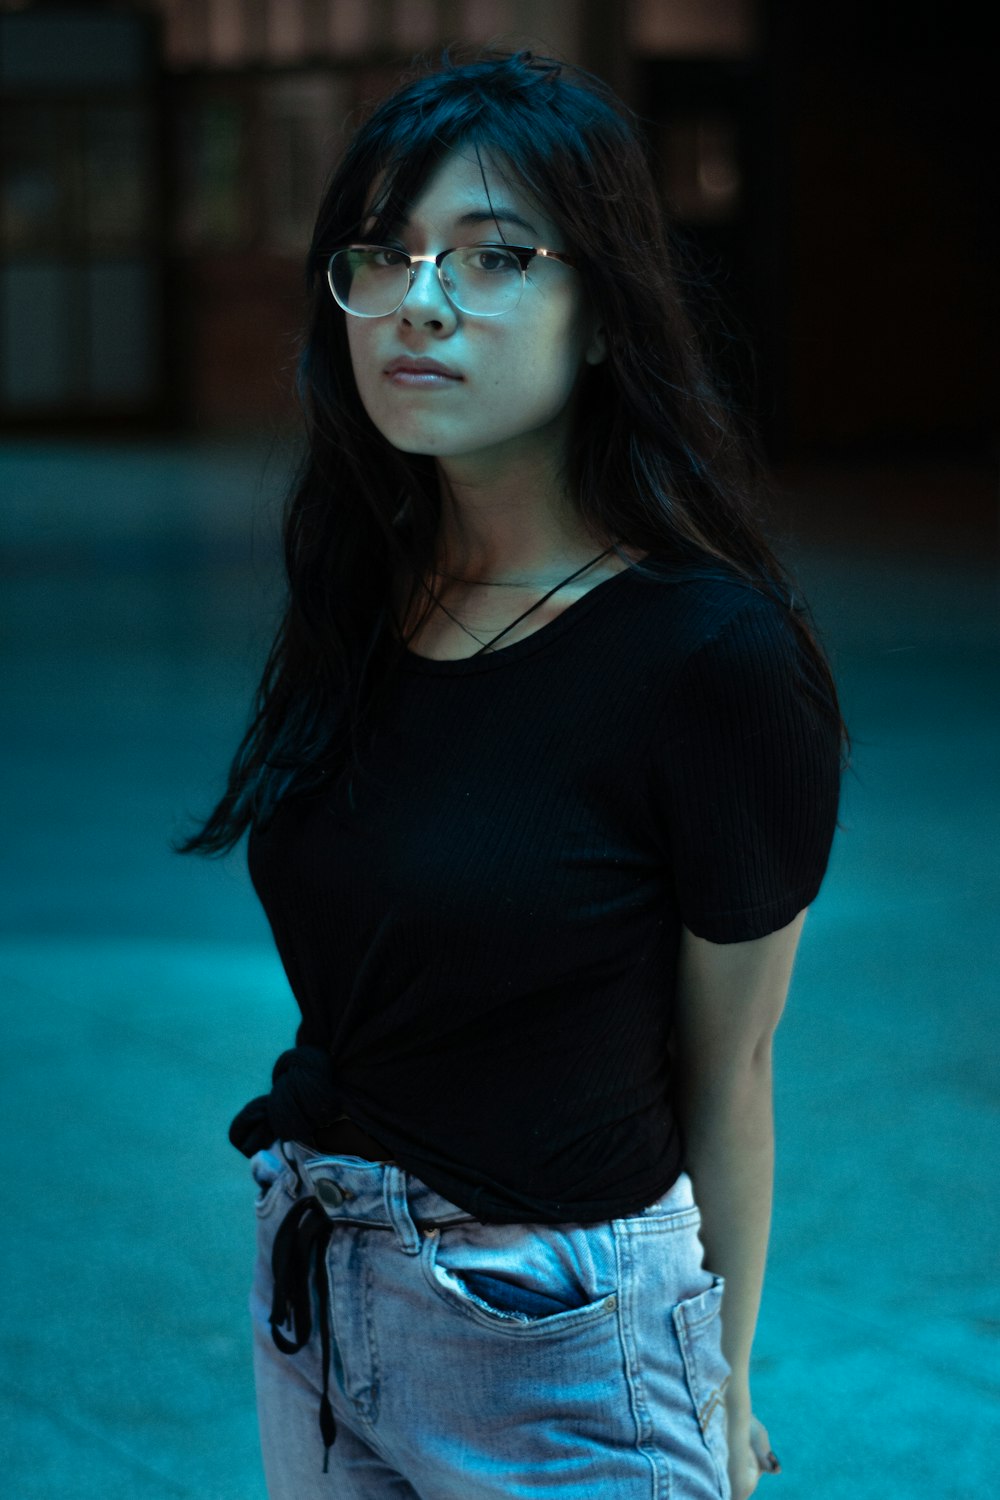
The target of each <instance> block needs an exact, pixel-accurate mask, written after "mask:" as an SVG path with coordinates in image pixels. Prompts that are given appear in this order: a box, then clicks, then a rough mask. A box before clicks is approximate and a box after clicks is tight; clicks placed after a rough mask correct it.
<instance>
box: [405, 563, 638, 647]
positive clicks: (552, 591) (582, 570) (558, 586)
mask: <svg viewBox="0 0 1000 1500" xmlns="http://www.w3.org/2000/svg"><path fill="white" fill-rule="evenodd" d="M614 550H615V549H614V545H613V544H612V546H610V547H605V549H604V551H603V552H601V553H599V554H598V555H597V557H595V558H592V559H591V561H590V562H589V563H584V565H583V567H582V568H577V570H576V572H575V573H571V574H570V575H569V577H568V578H564V579H563V581H562V583H557V584H556V586H555V588H551V589H549V591H548V593H547V594H543V595H542V597H541V598H540V599H539V600H538V602H537V603H536V604H533V605H532V606H531V608H530V609H526V610H525V611H524V614H523V615H518V617H517V619H516V620H512V621H511V623H510V624H509V625H508V626H507V627H506V629H504V630H501V631H500V634H499V635H495V636H493V637H492V638H491V639H490V640H488V641H486V642H483V641H482V640H481V638H480V637H479V636H478V635H476V634H475V632H474V631H472V630H470V629H469V627H468V626H467V625H463V624H462V622H461V620H459V619H456V617H455V616H454V615H453V614H452V612H451V610H450V609H448V608H447V606H446V605H444V604H442V603H441V600H440V599H438V601H437V602H438V604H439V605H440V607H441V608H442V609H443V610H444V612H445V614H446V615H447V616H448V618H449V620H454V622H455V624H456V625H457V626H458V628H459V629H460V630H464V631H465V633H466V635H471V636H472V639H473V640H474V641H479V644H480V649H479V651H474V652H473V653H472V654H473V656H481V655H482V653H483V652H484V651H485V650H487V648H488V647H490V646H492V645H494V644H495V643H496V642H497V641H498V640H500V638H501V637H502V636H505V635H506V634H507V631H509V630H513V629H514V626H515V625H519V624H520V623H521V621H522V620H523V619H524V618H525V616H526V615H530V614H532V613H533V611H534V610H536V609H538V607H539V605H542V604H544V603H545V601H546V599H551V597H552V595H553V594H556V593H558V592H559V590H560V589H562V588H565V587H566V585H567V583H572V582H573V579H574V578H579V576H580V574H581V573H585V572H586V571H587V569H588V568H592V567H593V566H594V563H598V562H600V560H601V558H602V557H607V555H608V553H609V552H613V551H614ZM449 576H450V575H449V574H447V573H440V574H438V577H440V578H448V577H449ZM453 581H454V582H456V583H468V582H470V580H469V579H465V578H458V579H454V580H453ZM493 586H494V587H503V585H500V584H496V585H493ZM530 586H531V585H530V584H508V585H507V587H508V588H530ZM424 587H425V588H426V587H427V585H426V584H425V585H424ZM428 592H430V591H429V590H428Z"/></svg>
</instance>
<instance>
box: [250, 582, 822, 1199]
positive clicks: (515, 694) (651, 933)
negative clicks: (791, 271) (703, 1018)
mask: <svg viewBox="0 0 1000 1500" xmlns="http://www.w3.org/2000/svg"><path fill="white" fill-rule="evenodd" d="M644 565H645V566H647V567H655V566H657V564H656V562H655V559H654V558H652V557H649V558H647V559H645V560H644ZM819 692H820V688H819V683H818V679H817V677H816V673H815V669H814V667H813V666H812V664H811V662H810V660H809V658H807V657H806V656H804V654H803V653H802V651H801V649H800V648H799V646H798V644H797V638H796V633H795V631H794V629H793V627H792V626H791V624H790V623H789V622H788V620H787V616H786V614H785V611H784V610H783V609H782V608H781V607H780V606H779V605H778V604H776V603H775V602H773V601H772V600H770V599H769V598H767V597H765V596H764V595H762V594H761V593H759V592H757V591H756V590H753V589H751V588H749V587H748V586H746V585H742V584H741V583H739V582H737V581H732V580H729V579H725V578H722V579H713V578H706V577H695V578H689V579H684V580H682V581H678V580H677V579H676V578H671V579H670V580H669V581H664V580H663V579H662V578H657V579H645V578H643V577H641V576H639V575H638V574H636V573H634V572H633V571H632V570H631V569H628V570H626V571H624V572H621V573H618V574H616V575H614V576H613V577H612V578H610V579H607V580H605V581H604V582H603V583H600V584H598V585H597V586H596V587H594V588H593V589H591V590H590V591H589V592H588V593H586V594H584V595H583V596H582V597H581V598H579V599H578V600H576V601H574V602H573V603H572V604H571V605H569V607H568V608H567V609H566V610H565V611H564V612H563V613H562V614H561V615H559V616H558V617H557V618H556V619H555V620H553V621H550V622H549V623H548V624H547V625H544V626H543V627H542V628H541V629H540V630H538V631H536V632H535V633H534V634H533V635H531V636H528V637H525V638H523V639H521V640H519V641H515V642H514V643H512V644H508V645H506V646H504V645H502V644H500V645H498V647H497V648H496V650H495V651H487V652H485V653H484V654H482V655H479V656H475V657H470V658H466V659H464V660H458V661H432V660H429V659H427V658H423V657H419V656H417V655H415V654H414V653H411V652H406V653H404V660H403V666H402V668H401V671H400V674H399V679H398V685H397V688H396V690H395V692H394V695H393V699H392V702H391V704H390V707H389V710H388V712H387V714H386V715H385V717H384V720H383V721H382V722H381V723H380V727H379V731H378V734H377V736H376V738H375V740H374V743H373V744H372V745H370V746H369V747H368V750H367V759H366V760H365V761H364V767H365V771H366V774H364V775H362V776H361V777H360V778H359V777H358V776H357V775H355V777H354V783H353V806H352V805H351V803H350V801H349V799H348V796H347V781H348V774H347V771H346V770H345V771H344V772H343V773H342V774H341V775H339V776H338V777H336V778H331V784H330V786H329V788H328V790H326V791H324V792H323V793H322V794H320V795H318V796H316V795H314V796H309V797H304V798H296V799H292V800H290V801H289V802H288V803H287V804H286V805H283V806H282V807H281V808H280V809H279V812H278V813H277V815H276V816H275V817H274V819H273V820H272V822H271V823H270V824H269V825H268V826H267V828H266V829H265V830H264V831H263V832H261V831H255V832H254V833H253V834H252V835H251V838H250V843H249V866H250V872H251V877H252V879H253V882H254V886H255V889H256V891H257V893H258V895H259V897H260V900H261V902H262V903H263V906H264V909H265V911H266V913H267V916H268V918H269V920H270V923H271V927H272V931H273V933H274V937H275V941H276V943H277V947H278V951H279V953H280V955H281V959H282V962H283V964H284V966H285V970H286V973H287V975H288V978H289V981H290V984H291V987H292V990H293V992H294V994H295V998H296V1000H297V1001H298V1004H299V1007H300V1009H301V1012H302V1019H301V1024H300V1025H299V1027H298V1031H297V1034H296V1042H297V1043H298V1044H308V1045H312V1046H318V1047H322V1048H324V1049H328V1050H329V1052H330V1053H331V1055H332V1058H333V1067H334V1072H335V1074H336V1078H337V1084H338V1089H339V1091H340V1093H341V1096H342V1099H343V1108H344V1110H345V1111H346V1113H347V1114H349V1115H350V1117H351V1118H352V1119H353V1120H355V1121H356V1122H357V1123H358V1124H359V1125H360V1126H361V1127H362V1128H363V1129H364V1130H367V1131H369V1132H370V1133H371V1134H372V1135H374V1136H375V1137H376V1138H377V1139H378V1140H379V1141H381V1142H383V1143H384V1144H385V1145H386V1146H388V1147H389V1148H390V1149H391V1151H392V1152H393V1154H394V1156H395V1157H396V1159H397V1160H398V1161H399V1163H400V1164H401V1165H402V1166H403V1167H404V1168H406V1169H407V1170H408V1171H411V1172H413V1173H415V1174H416V1175H417V1176H418V1177H420V1178H421V1179H422V1180H423V1181H425V1182H426V1183H427V1184H428V1185H429V1186H431V1187H433V1188H435V1189H436V1190H437V1191H438V1192H440V1193H442V1194H443V1195H444V1196H445V1197H447V1198H449V1199H451V1200H452V1201H453V1202H455V1203H457V1204H459V1205H460V1206H462V1207H463V1208H465V1209H467V1210H468V1211H469V1212H471V1213H473V1214H474V1215H475V1216H476V1217H477V1218H479V1219H481V1220H484V1221H489V1220H492V1221H495V1222H517V1221H523V1222H578V1223H592V1222H598V1221H601V1220H605V1219H609V1218H613V1217H617V1216H622V1215H626V1214H629V1213H632V1212H635V1211H636V1210H638V1209H639V1208H642V1207H644V1206H645V1205H646V1204H648V1203H651V1202H653V1201H654V1200H655V1199H656V1198H657V1197H659V1196H660V1194H662V1193H664V1192H665V1191H666V1190H667V1188H669V1187H670V1185H671V1184H672V1183H673V1181H674V1180H675V1179H676V1177H677V1175H678V1173H679V1171H680V1170H681V1168H682V1166H683V1143H682V1140H681V1138H680V1135H679V1131H678V1127H677V1123H676V1121H675V1119H674V1115H673V1113H672V1110H671V1099H670V1095H671V1083H670V1077H669V1064H668V1033H669V1028H670V1022H671V1006H672V1001H673V992H674V984H675V970H676V961H677V952H678V944H679V941H680V936H681V926H682V923H683V924H686V925H687V927H688V928H690V930H691V931H692V932H694V933H696V934H697V935H699V936H701V937H704V938H707V939H710V940H711V941H712V942H716V943H732V942H740V941H743V940H745V939H749V938H757V937H762V936H764V935H765V934H766V933H769V932H773V931H776V930H777V929H778V928H780V927H783V926H785V925H786V924H787V923H788V922H790V921H791V920H792V918H793V917H794V916H795V915H796V914H797V913H798V912H799V911H800V910H802V908H803V907H805V906H807V905H808V904H809V903H810V902H811V901H812V900H813V898H814V897H815V895H816V893H817V891H818V890H819V887H820V883H821V881H822V878H823V875H824V872H825V870H826V865H827V861H828V857H829V852H830V847H831V841H832V838H833V833H834V828H835V825H836V819H837V808H838V799H839V790H840V757H839V737H838V731H837V727H836V725H835V724H834V723H833V722H832V721H831V720H830V718H829V717H828V715H826V714H824V713H823V712H822V711H821V710H820V708H819V707H818V706H817V702H816V696H817V694H818V693H819Z"/></svg>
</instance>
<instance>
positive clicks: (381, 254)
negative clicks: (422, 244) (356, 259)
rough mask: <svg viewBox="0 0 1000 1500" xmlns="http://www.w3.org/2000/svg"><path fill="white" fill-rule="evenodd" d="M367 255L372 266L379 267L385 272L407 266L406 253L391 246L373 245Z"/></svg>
mask: <svg viewBox="0 0 1000 1500" xmlns="http://www.w3.org/2000/svg"><path fill="white" fill-rule="evenodd" d="M366 255H367V259H368V261H369V264H370V265H373V266H379V267H381V268H383V269H385V270H391V269H392V268H393V267H394V266H401V265H405V264H406V252H405V251H404V250H395V249H393V247H392V246H391V245H373V246H372V248H371V249H370V250H368V251H367V252H366Z"/></svg>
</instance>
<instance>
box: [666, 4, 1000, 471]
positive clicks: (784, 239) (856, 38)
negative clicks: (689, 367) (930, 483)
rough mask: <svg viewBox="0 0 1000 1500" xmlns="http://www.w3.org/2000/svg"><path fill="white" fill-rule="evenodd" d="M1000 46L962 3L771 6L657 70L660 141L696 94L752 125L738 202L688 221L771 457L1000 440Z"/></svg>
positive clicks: (712, 324)
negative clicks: (999, 197) (741, 41)
mask: <svg viewBox="0 0 1000 1500" xmlns="http://www.w3.org/2000/svg"><path fill="white" fill-rule="evenodd" d="M821 11H822V13H821ZM980 30H981V31H982V30H983V26H982V23H980ZM998 64H1000V55H998V52H997V49H996V47H995V46H992V45H988V44H987V40H986V38H985V37H984V36H980V37H977V36H976V35H975V34H974V33H973V31H972V29H971V28H970V27H968V26H960V25H959V24H958V21H957V19H956V21H955V24H954V25H953V26H949V25H948V24H947V18H941V17H940V16H938V15H937V13H934V14H932V13H931V9H930V8H929V7H926V6H924V7H921V6H920V5H916V6H915V7H913V8H911V11H910V12H909V18H908V20H905V21H903V22H901V23H900V24H898V25H889V24H888V22H886V21H885V19H884V17H882V15H881V13H880V10H879V7H878V6H877V5H873V6H871V7H865V8H861V7H858V8H857V10H856V12H852V9H851V7H850V6H847V7H846V8H838V9H837V10H836V11H833V10H832V9H827V8H819V7H811V6H805V7H797V8H791V7H787V8H781V7H774V8H773V10H772V14H771V16H770V19H769V23H768V26H767V28H766V32H765V41H764V45H763V47H762V48H761V50H760V52H759V54H758V55H757V56H756V57H755V58H753V59H750V60H748V61H746V62H743V63H734V62H732V61H725V60H720V61H709V60H702V61H698V60H694V61H691V62H688V61H675V62H671V63H669V64H664V63H659V62H656V63H650V64H648V65H646V67H645V68H644V70H643V72H642V82H641V87H640V91H639V92H640V98H639V100H638V101H637V102H638V107H639V108H640V110H641V111H642V112H643V113H644V114H645V115H646V116H647V118H649V119H650V120H651V122H652V123H651V134H652V138H653V140H654V142H656V141H657V140H658V139H659V138H660V136H661V135H662V131H663V129H664V128H666V127H667V126H669V122H670V121H671V120H672V119H675V118H678V117H681V116H683V115H684V113H685V112H686V111H687V112H688V113H690V112H691V111H692V110H697V109H701V110H703V111H707V112H708V113H709V114H711V113H712V112H715V113H718V112H719V111H722V112H723V113H725V112H728V115H729V118H730V119H731V120H732V122H733V123H734V126H735V128H736V132H737V139H738V150H737V154H738V165H739V170H740V172H741V174H742V176H743V190H742V192H741V195H740V200H739V203H738V204H737V205H736V207H735V208H734V211H733V213H732V215H731V216H730V217H729V219H728V220H727V221H726V222H724V223H715V224H712V223H702V224H699V223H690V224H687V225H682V231H683V236H684V237H685V238H686V239H687V241H688V242H689V243H690V245H691V246H692V248H693V250H694V252H695V257H696V261H697V263H698V265H699V266H700V268H701V271H702V274H703V276H704V277H706V278H708V280H709V281H710V282H711V288H710V289H709V288H708V287H707V286H703V287H699V286H697V285H695V286H694V287H693V288H692V300H693V302H694V303H695V306H696V310H699V311H700V312H701V313H702V314H703V315H705V318H706V324H707V327H708V333H709V338H710V342H711V343H712V344H713V347H714V352H715V355H716V360H717V364H719V366H720V367H721V369H722V371H723V374H724V376H726V377H727V378H731V379H734V380H735V381H736V383H737V390H738V392H739V393H740V394H741V395H742V396H743V397H744V398H745V400H746V401H747V404H749V405H750V406H751V409H752V410H754V412H755V414H756V417H757V420H758V422H759V425H760V427H761V430H762V434H763V436H764V439H765V443H766V446H767V448H768V450H769V451H770V453H771V455H772V457H774V458H776V459H785V458H793V457H808V456H817V457H818V456H822V455H823V454H824V453H827V452H830V451H837V452H839V453H856V454H858V455H859V456H877V455H879V454H889V453H903V452H913V453H919V452H926V451H933V452H940V453H942V454H948V453H953V454H957V453H964V454H972V455H976V454H984V453H989V452H990V451H992V448H993V445H994V444H995V441H996V391H997V376H998V359H997V352H996V351H997V342H998V341H997V319H996V313H997V292H996V281H997V276H996V267H997V249H998V236H997V229H996V217H995V203H996V188H995V184H996V181H997V176H998V167H1000V161H998V159H997V152H996V148H995V146H994V140H995V138H996V135H997V132H996V130H995V121H994V120H993V118H992V117H993V115H994V113H995V110H994V108H993V105H992V103H991V100H992V99H993V98H994V97H995V92H996V83H995V80H996V76H997V71H998ZM720 311H721V316H720Z"/></svg>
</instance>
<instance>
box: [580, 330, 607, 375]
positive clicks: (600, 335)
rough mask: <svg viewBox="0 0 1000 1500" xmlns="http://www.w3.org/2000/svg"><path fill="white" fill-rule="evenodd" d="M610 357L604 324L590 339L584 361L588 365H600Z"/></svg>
mask: <svg viewBox="0 0 1000 1500" xmlns="http://www.w3.org/2000/svg"><path fill="white" fill-rule="evenodd" d="M607 357H608V340H607V335H606V334H605V332H604V324H603V323H601V324H599V325H598V326H597V327H596V328H595V329H594V331H593V333H592V334H591V337H590V342H589V343H588V345H587V348H586V352H585V354H584V359H585V360H586V362H587V364H588V365H599V364H600V363H601V361H602V360H605V359H607Z"/></svg>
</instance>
